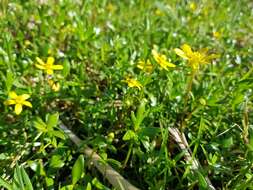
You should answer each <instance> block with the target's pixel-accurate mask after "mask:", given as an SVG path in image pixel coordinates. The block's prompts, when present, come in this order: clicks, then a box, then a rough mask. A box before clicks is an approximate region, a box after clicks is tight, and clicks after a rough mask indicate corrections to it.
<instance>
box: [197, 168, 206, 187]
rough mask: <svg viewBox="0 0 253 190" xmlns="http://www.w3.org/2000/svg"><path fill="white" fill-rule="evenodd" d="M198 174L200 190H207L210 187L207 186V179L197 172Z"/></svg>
mask: <svg viewBox="0 0 253 190" xmlns="http://www.w3.org/2000/svg"><path fill="white" fill-rule="evenodd" d="M197 173H198V179H199V180H198V181H199V187H200V189H203V190H205V189H207V187H208V185H207V182H206V179H205V178H204V176H203V175H202V174H201V173H200V172H197Z"/></svg>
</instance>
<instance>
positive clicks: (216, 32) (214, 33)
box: [213, 31, 221, 39]
mask: <svg viewBox="0 0 253 190" xmlns="http://www.w3.org/2000/svg"><path fill="white" fill-rule="evenodd" d="M213 37H214V38H216V39H219V38H220V37H221V33H220V32H218V31H214V32H213Z"/></svg>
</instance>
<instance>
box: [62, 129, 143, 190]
mask: <svg viewBox="0 0 253 190" xmlns="http://www.w3.org/2000/svg"><path fill="white" fill-rule="evenodd" d="M60 128H61V129H62V130H63V131H64V132H65V134H67V135H68V136H69V138H70V139H71V140H72V141H73V142H74V143H75V144H76V145H77V146H80V145H81V140H80V139H79V138H78V137H77V136H76V135H75V134H74V133H73V132H72V131H71V130H69V129H68V128H67V127H66V126H65V125H63V124H61V125H60ZM82 151H83V153H84V154H85V155H86V156H87V157H88V158H89V159H90V160H91V162H90V164H94V165H95V167H96V168H97V169H98V170H99V171H100V172H101V174H102V175H103V176H104V177H105V178H106V179H107V180H108V181H109V182H110V183H111V184H112V186H113V187H114V188H116V189H118V190H139V189H138V188H137V187H135V186H133V185H132V184H131V183H129V182H128V181H127V180H126V179H124V178H123V177H122V176H121V175H120V174H119V173H118V172H117V171H115V170H114V169H113V168H112V167H111V166H110V165H109V164H107V163H105V162H103V160H102V158H101V157H100V156H99V155H98V154H97V153H96V152H94V151H93V150H92V149H91V148H89V147H88V146H86V147H84V148H83V149H82Z"/></svg>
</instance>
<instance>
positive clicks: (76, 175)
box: [72, 154, 84, 184]
mask: <svg viewBox="0 0 253 190" xmlns="http://www.w3.org/2000/svg"><path fill="white" fill-rule="evenodd" d="M83 172H84V157H83V155H82V154H81V155H80V156H79V157H78V158H77V160H76V162H75V164H74V166H73V168H72V184H76V183H77V182H78V180H79V179H80V178H81V176H82V174H83Z"/></svg>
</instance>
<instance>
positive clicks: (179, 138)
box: [169, 127, 215, 190]
mask: <svg viewBox="0 0 253 190" xmlns="http://www.w3.org/2000/svg"><path fill="white" fill-rule="evenodd" d="M169 132H170V134H171V136H172V138H173V139H174V140H175V141H176V142H177V144H178V146H179V147H180V149H181V150H182V151H184V152H185V159H186V161H187V162H188V163H191V169H192V170H193V171H194V170H198V169H200V168H201V165H200V163H199V161H198V160H197V159H196V158H192V152H191V150H190V148H189V144H188V142H187V140H186V137H185V135H184V133H181V132H180V131H179V130H178V129H177V128H174V127H169ZM205 179H206V182H207V184H208V187H209V189H211V190H215V188H214V186H213V185H212V183H211V181H210V179H209V178H208V177H205Z"/></svg>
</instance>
